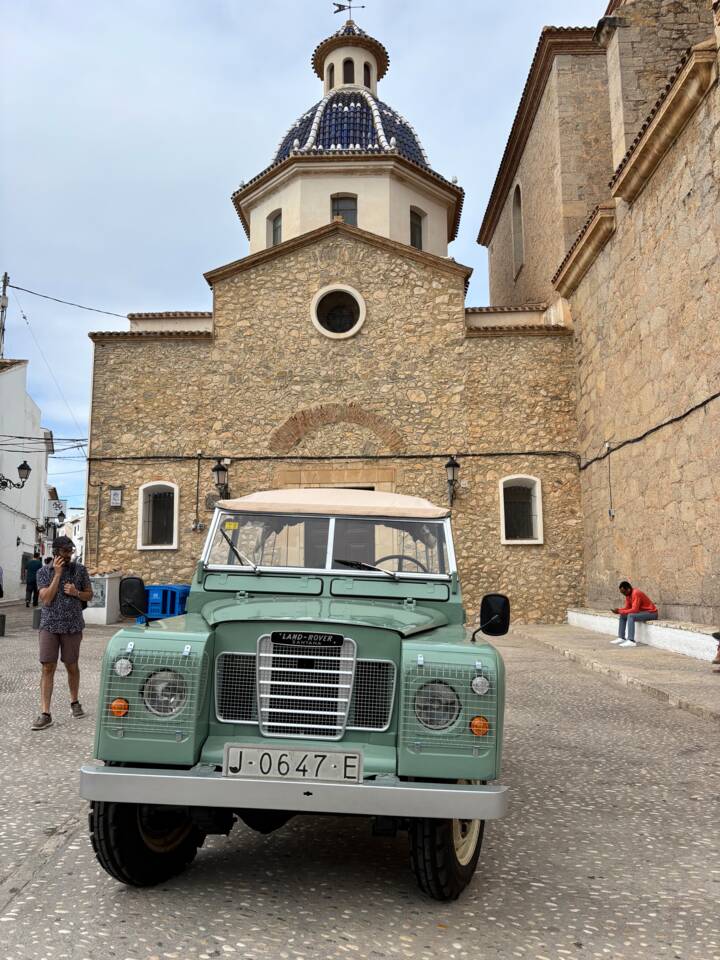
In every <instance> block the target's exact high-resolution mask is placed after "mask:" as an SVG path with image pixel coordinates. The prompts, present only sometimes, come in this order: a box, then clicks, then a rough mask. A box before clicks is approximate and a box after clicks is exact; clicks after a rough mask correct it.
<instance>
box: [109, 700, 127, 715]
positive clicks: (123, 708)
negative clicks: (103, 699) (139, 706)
mask: <svg viewBox="0 0 720 960" xmlns="http://www.w3.org/2000/svg"><path fill="white" fill-rule="evenodd" d="M129 709H130V704H129V703H128V702H127V700H123V698H122V697H118V698H117V699H116V700H113V702H112V703H111V704H110V713H111V714H112V715H113V716H114V717H124V716H125V715H126V713H127V712H128V710H129Z"/></svg>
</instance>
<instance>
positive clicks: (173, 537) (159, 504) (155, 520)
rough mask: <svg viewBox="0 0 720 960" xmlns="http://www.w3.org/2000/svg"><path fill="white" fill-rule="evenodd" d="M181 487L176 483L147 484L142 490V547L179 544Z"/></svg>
mask: <svg viewBox="0 0 720 960" xmlns="http://www.w3.org/2000/svg"><path fill="white" fill-rule="evenodd" d="M177 494H178V489H177V485H176V484H174V483H163V482H157V483H146V484H143V486H142V487H141V488H140V491H139V503H138V507H139V515H138V544H137V545H138V548H139V549H148V548H153V547H156V548H173V547H176V546H177V516H178V511H177V508H178V503H177Z"/></svg>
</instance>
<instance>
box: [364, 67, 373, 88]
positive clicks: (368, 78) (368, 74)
mask: <svg viewBox="0 0 720 960" xmlns="http://www.w3.org/2000/svg"><path fill="white" fill-rule="evenodd" d="M363 83H364V84H365V86H366V87H371V86H372V71H371V68H370V64H369V63H366V64H365V66H364V67H363Z"/></svg>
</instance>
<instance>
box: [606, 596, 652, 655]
mask: <svg viewBox="0 0 720 960" xmlns="http://www.w3.org/2000/svg"><path fill="white" fill-rule="evenodd" d="M618 589H619V591H620V593H621V594H622V595H623V596H624V597H625V606H624V607H616V608H615V609H613V613H617V614H618V615H619V617H620V620H619V621H618V635H617V640H611V641H610V642H611V643H615V644H617V645H618V646H620V647H636V646H637V643H635V624H636V623H637V622H638V620H640V621H644V620H657V618H658V610H657V607H656V606H655V604H654V603H653V602H652V600H651V599H650V597H648V595H647V594H646V593H643V592H642V590H638V589H637V587H633V585H632V584H631V583H628V581H627V580H623V582H622V583H621V584H620V586H619V587H618ZM626 625H627V639H625V626H626Z"/></svg>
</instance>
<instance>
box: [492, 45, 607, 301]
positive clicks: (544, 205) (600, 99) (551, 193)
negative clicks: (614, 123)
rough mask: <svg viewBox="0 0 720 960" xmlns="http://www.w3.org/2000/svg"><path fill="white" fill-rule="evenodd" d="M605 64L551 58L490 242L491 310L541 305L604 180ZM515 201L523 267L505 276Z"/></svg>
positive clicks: (510, 262)
mask: <svg viewBox="0 0 720 960" xmlns="http://www.w3.org/2000/svg"><path fill="white" fill-rule="evenodd" d="M612 170H613V168H612V158H611V151H610V111H609V102H608V90H607V69H606V65H605V58H604V57H603V56H602V55H600V54H598V55H595V56H587V55H584V56H572V55H563V56H558V57H556V58H555V61H554V64H553V68H552V71H551V73H550V76H549V78H548V81H547V84H546V87H545V91H544V94H543V98H542V101H541V104H540V107H539V109H538V111H537V114H536V115H535V118H534V120H533V126H532V130H531V132H530V135H529V137H528V141H527V144H526V146H525V149H524V151H523V156H522V160H521V161H520V164H519V166H518V170H517V174H516V177H515V181H514V183H513V187H512V189H511V190H510V191H509V193H508V196H507V199H506V201H505V206H504V209H503V212H502V214H501V216H500V219H499V221H498V225H497V227H496V229H495V233H494V235H493V239H492V242H491V243H490V247H489V251H488V258H489V268H490V299H491V302H492V303H493V305H497V306H510V305H512V306H519V305H524V304H532V303H545V302H549V301H551V300H552V299H553V297H554V291H553V287H552V283H551V280H550V278H551V277H552V275H553V273H554V272H555V269H556V267H557V265H558V264H559V263H560V261H561V260H562V258H563V257H564V255H565V252H566V251H567V249H568V247H569V246H570V244H571V243H572V241H573V240H574V238H575V235H576V234H577V231H578V230H579V229H580V227H581V226H582V224H583V222H584V221H585V220H586V219H587V217H588V215H589V213H590V211H591V210H592V209H593V208H594V207H595V206H596V204H597V203H599V202H600V200H601V199H602V198H603V197H604V195H605V194H606V192H607V183H608V180H609V179H610V177H611V176H612ZM516 183H519V184H520V188H521V191H522V198H523V224H524V239H525V263H524V265H523V267H522V269H521V270H520V272H519V274H518V275H517V277H514V276H513V271H514V265H513V239H512V204H513V193H514V191H515V184H516Z"/></svg>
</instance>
